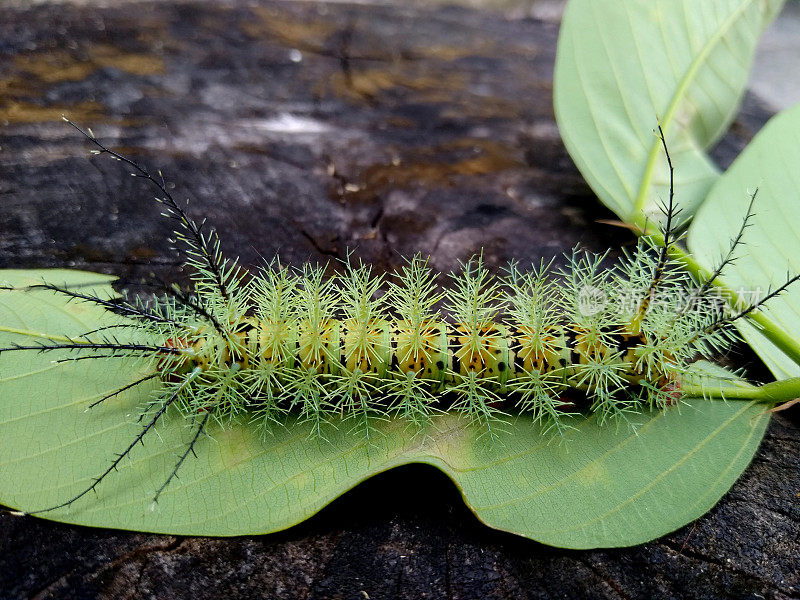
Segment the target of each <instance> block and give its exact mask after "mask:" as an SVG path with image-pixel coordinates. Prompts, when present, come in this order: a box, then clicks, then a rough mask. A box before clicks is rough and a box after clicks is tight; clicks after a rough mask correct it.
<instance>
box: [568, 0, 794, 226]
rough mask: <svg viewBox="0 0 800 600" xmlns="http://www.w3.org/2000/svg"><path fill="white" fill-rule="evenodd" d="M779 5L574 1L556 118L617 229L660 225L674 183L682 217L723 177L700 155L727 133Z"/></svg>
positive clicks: (765, 0)
mask: <svg viewBox="0 0 800 600" xmlns="http://www.w3.org/2000/svg"><path fill="white" fill-rule="evenodd" d="M782 6H783V1H782V0H717V1H714V2H697V1H695V0H629V1H621V0H570V2H569V3H568V5H567V9H566V11H565V13H564V19H563V21H562V24H561V32H560V34H559V39H558V51H557V55H556V69H555V82H554V85H555V110H556V118H557V121H558V126H559V129H560V131H561V136H562V138H563V139H564V143H565V144H566V146H567V150H568V151H569V153H570V155H571V156H572V158H573V160H574V161H575V163H576V165H577V166H578V168H579V169H580V171H581V173H582V174H583V176H584V178H585V179H586V181H587V182H588V183H589V185H591V186H592V189H593V190H594V192H595V193H596V194H597V195H598V197H599V198H600V199H601V200H602V201H603V203H604V204H605V205H606V206H608V207H609V208H610V209H611V210H613V211H614V212H615V213H616V214H617V215H619V216H620V218H622V219H623V220H625V221H626V222H629V223H638V224H640V225H641V224H643V222H644V217H647V218H649V219H650V220H651V221H652V220H660V219H661V214H660V212H659V211H658V209H657V206H656V204H655V203H656V201H657V200H658V199H659V198H663V199H666V198H667V196H668V184H669V171H668V169H667V164H666V160H665V157H664V153H663V150H662V148H661V144H660V141H659V139H658V138H657V137H656V136H655V135H653V129H654V128H655V126H656V120H657V119H659V118H660V120H661V124H662V127H663V129H664V132H665V135H666V140H667V144H668V147H669V150H670V154H671V156H672V159H673V162H674V164H675V177H676V190H677V201H678V202H679V203H680V205H681V206H682V207H683V208H684V210H685V213H684V216H688V215H689V214H691V213H692V212H693V211H694V210H695V209H696V208H697V206H698V205H699V203H700V202H702V200H703V199H704V198H705V196H706V194H707V192H708V190H709V188H710V187H711V186H712V185H713V183H714V181H715V180H716V179H717V177H718V176H719V172H718V170H717V168H716V167H715V166H714V165H713V163H712V162H711V160H710V159H709V158H708V156H707V155H706V153H705V151H706V149H708V148H709V147H710V146H711V145H713V144H714V142H716V141H717V140H718V139H719V137H720V136H721V135H722V134H723V133H724V132H725V131H726V130H727V128H728V126H729V125H730V123H731V120H732V119H733V117H734V116H735V114H736V110H737V107H738V106H739V101H740V98H741V96H742V94H743V92H744V90H745V86H746V84H747V77H748V72H749V70H750V65H751V63H752V60H753V53H754V51H755V48H756V43H757V41H758V37H759V34H760V33H761V31H762V30H763V29H764V28H765V27H766V26H767V25H768V24H769V23H770V21H771V20H772V19H773V18H774V16H775V15H776V14H777V12H778V11H779V10H780V8H781V7H782Z"/></svg>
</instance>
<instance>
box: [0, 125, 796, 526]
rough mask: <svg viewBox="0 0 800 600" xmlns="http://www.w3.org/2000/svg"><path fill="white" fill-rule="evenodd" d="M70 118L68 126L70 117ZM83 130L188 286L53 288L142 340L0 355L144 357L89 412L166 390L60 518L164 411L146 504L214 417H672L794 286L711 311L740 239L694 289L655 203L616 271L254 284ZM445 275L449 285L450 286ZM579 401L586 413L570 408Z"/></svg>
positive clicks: (346, 267)
mask: <svg viewBox="0 0 800 600" xmlns="http://www.w3.org/2000/svg"><path fill="white" fill-rule="evenodd" d="M68 122H69V121H68ZM69 123H70V124H71V125H72V126H73V127H75V128H76V129H78V131H80V132H81V133H83V134H84V135H85V136H86V137H87V138H88V139H89V140H90V141H91V142H92V143H93V144H95V146H96V148H97V150H95V152H96V153H98V154H108V155H110V156H112V157H114V158H116V159H118V160H120V161H122V162H123V163H125V164H126V165H128V166H129V167H131V168H132V169H133V171H134V173H133V174H134V175H135V176H137V177H141V178H144V179H146V180H147V181H149V182H150V183H151V184H152V185H154V186H156V188H157V189H158V191H159V194H160V196H159V198H158V201H159V202H160V203H161V205H162V206H163V209H164V213H165V215H166V216H167V217H168V218H170V219H172V220H173V221H174V222H175V225H176V241H177V243H178V245H179V246H180V247H181V248H182V251H183V256H184V259H185V263H186V266H187V268H188V270H189V272H190V274H191V279H192V287H191V289H190V290H182V289H179V288H176V287H173V286H166V287H165V290H164V293H163V295H160V296H159V297H158V302H156V303H155V304H142V303H139V302H136V301H135V300H128V299H126V298H118V299H113V300H109V299H104V298H98V297H95V296H92V295H91V294H87V293H82V292H80V291H75V290H71V289H66V288H60V287H58V286H55V285H52V284H49V283H43V284H41V285H40V286H38V287H43V288H46V289H49V290H52V291H55V292H57V293H60V294H63V295H65V296H67V297H69V298H72V299H75V300H80V301H84V302H90V303H95V304H98V305H100V306H101V307H103V308H105V309H107V310H109V311H113V312H115V313H117V314H120V315H123V316H125V317H127V318H128V319H129V323H130V325H129V327H131V328H133V329H136V330H137V332H138V333H139V334H140V335H139V336H138V337H141V338H142V339H144V340H147V341H146V342H141V343H123V342H120V341H118V339H117V338H116V337H114V336H113V335H111V334H110V333H109V332H107V331H103V330H98V331H94V332H86V333H85V334H84V336H83V337H82V338H81V339H79V340H73V341H67V342H63V341H53V342H52V343H45V344H42V345H34V346H12V347H9V348H0V352H8V351H25V350H35V351H49V350H57V349H58V350H71V351H75V352H76V356H75V357H74V360H83V359H92V358H97V357H107V356H117V357H142V358H145V359H149V360H150V361H151V364H152V371H151V372H150V373H149V374H147V375H146V376H144V377H142V378H141V379H139V380H138V381H135V382H133V383H131V384H129V385H126V386H125V387H123V388H121V389H119V390H116V391H115V392H113V393H111V394H109V395H107V396H105V397H104V398H101V399H99V400H97V401H96V402H95V403H94V404H93V405H97V404H100V403H102V402H104V401H105V400H108V399H109V398H111V397H114V396H116V395H118V394H120V393H122V392H123V391H126V390H128V389H131V388H134V387H135V386H137V385H140V384H142V383H144V382H145V381H150V380H152V379H156V378H158V379H160V381H161V383H162V385H161V389H160V391H159V395H158V396H157V397H155V398H153V399H152V400H151V402H150V403H149V405H148V408H147V409H146V410H145V411H143V412H142V415H141V421H142V424H143V425H142V429H141V431H140V433H139V434H138V435H137V436H136V437H135V438H134V439H133V440H132V441H131V443H130V445H129V446H128V447H127V448H124V449H121V452H120V453H119V454H117V456H116V458H115V459H114V460H113V461H112V462H111V464H110V465H109V467H108V469H107V470H106V471H104V472H103V473H101V474H99V476H98V477H97V478H96V479H95V480H94V482H93V483H92V485H91V486H89V487H88V488H86V489H84V490H83V491H81V492H80V493H79V494H77V495H75V496H73V497H71V498H69V499H67V500H66V501H64V502H63V503H60V504H58V505H56V506H52V507H49V508H45V509H43V510H41V511H34V512H44V511H50V510H54V509H57V508H61V507H65V506H69V505H72V504H73V503H74V502H76V501H77V500H79V499H80V498H82V497H83V496H85V495H86V494H88V493H89V492H90V491H92V490H94V489H96V487H97V486H98V485H100V484H101V483H102V481H103V480H104V479H105V478H106V477H107V476H108V475H110V473H111V472H112V471H113V470H114V469H116V467H117V466H118V465H119V463H120V462H121V461H122V460H123V459H124V458H125V457H126V456H128V455H129V454H130V452H131V450H132V449H133V448H134V447H135V446H136V444H138V443H139V442H141V441H142V440H143V439H144V437H145V436H146V435H147V434H148V433H149V432H151V431H152V430H153V429H154V428H155V427H156V425H157V424H158V422H159V421H160V419H162V418H163V417H164V415H165V414H166V413H167V412H168V411H169V410H170V409H178V410H179V411H180V412H182V413H183V414H185V415H187V416H190V417H191V418H192V419H193V421H192V422H193V423H194V430H193V435H192V437H191V441H190V442H189V444H187V446H186V448H185V451H184V452H183V453H182V454H181V456H180V457H179V459H178V461H177V462H176V464H175V466H174V468H173V470H172V471H171V473H170V474H169V476H168V477H167V478H166V480H165V481H164V482H163V484H162V485H161V486H160V487H159V489H158V490H157V491H156V494H155V498H154V500H157V499H158V496H159V495H160V494H161V493H162V492H163V490H164V489H166V488H167V486H168V485H169V484H170V482H171V481H172V480H173V479H174V478H175V476H176V475H177V473H178V470H179V469H180V467H181V465H182V464H183V462H184V461H185V460H186V458H187V457H188V456H189V454H191V453H193V452H194V448H195V445H196V443H197V441H198V439H199V438H200V436H201V435H202V433H203V431H204V429H205V428H206V426H207V424H208V423H209V420H211V419H215V420H218V421H220V422H224V421H225V420H226V419H227V417H228V416H230V415H233V414H240V413H246V414H248V415H249V416H250V418H251V419H252V420H253V421H255V422H257V423H259V424H261V425H262V426H263V427H267V428H269V427H273V426H277V424H279V423H280V421H281V417H282V416H283V415H284V414H286V413H287V412H295V413H299V415H301V417H302V418H303V419H305V420H307V421H310V422H312V423H313V424H314V425H315V427H314V429H315V430H316V431H318V432H319V430H320V427H321V425H322V424H323V423H324V422H325V421H326V420H327V419H329V418H331V417H332V416H333V415H337V414H343V415H345V416H346V417H347V418H348V419H352V421H353V423H354V425H355V427H357V428H358V429H360V430H361V431H362V432H363V434H364V435H365V436H366V438H367V440H369V439H370V436H372V435H373V433H374V425H373V423H374V422H375V420H376V419H381V418H385V417H386V416H387V415H393V416H397V417H398V418H403V419H406V420H407V421H408V422H409V423H410V424H412V425H415V426H418V427H419V428H420V429H421V430H422V429H424V427H425V425H426V424H427V423H428V422H429V420H430V418H431V416H432V415H433V414H434V413H435V412H436V411H439V410H448V411H452V412H454V413H460V414H463V415H465V416H466V417H468V418H470V419H472V420H474V421H477V422H479V423H480V424H481V425H482V426H484V427H485V428H486V431H487V432H488V433H489V434H491V435H494V432H495V428H496V426H497V424H498V423H500V422H502V419H503V418H504V416H505V415H506V414H507V413H509V412H511V411H515V412H519V413H523V414H529V415H531V417H532V418H533V419H534V420H536V421H540V422H543V423H546V424H547V425H548V426H549V427H551V428H553V429H555V430H561V429H562V428H563V427H564V425H563V415H564V414H566V413H567V412H568V411H572V410H577V409H579V408H583V409H585V410H586V411H588V412H592V413H595V414H596V415H597V416H598V420H599V421H600V423H604V422H606V421H609V420H614V419H624V418H625V416H626V415H627V414H629V413H630V412H632V411H637V410H642V409H645V408H659V409H666V407H668V406H669V405H671V404H674V403H675V402H677V401H679V400H680V393H681V392H680V374H681V373H682V372H683V370H685V368H686V367H687V365H688V364H689V363H690V362H692V361H694V360H696V359H697V358H698V357H712V356H713V355H715V354H716V353H718V351H719V350H720V349H722V348H724V347H725V346H727V345H728V344H729V343H730V341H731V340H732V339H733V338H734V337H735V335H736V334H735V330H734V329H733V327H732V324H733V323H734V322H736V321H737V320H738V319H741V318H743V317H746V316H747V315H748V314H749V313H750V312H752V311H753V310H756V309H758V307H760V306H762V305H763V304H764V303H765V302H767V301H769V299H770V298H773V297H775V296H776V295H777V294H779V293H780V292H781V291H783V290H784V289H785V288H786V287H787V286H788V285H790V284H791V283H792V282H794V281H795V280H796V279H797V278H798V277H797V276H796V277H792V278H788V279H787V281H786V283H784V284H783V285H782V286H780V287H779V288H777V289H775V290H773V291H772V292H770V293H769V294H767V295H766V296H764V297H763V298H761V299H759V300H757V301H756V302H754V303H752V304H751V305H749V306H746V307H740V308H739V309H738V310H735V309H733V308H729V307H727V306H725V305H723V304H720V303H719V302H717V298H716V296H715V295H713V294H712V293H711V292H712V282H713V280H714V279H715V278H716V277H717V276H718V275H719V274H720V273H721V272H722V269H723V268H724V266H725V265H726V264H729V263H730V261H731V260H733V257H734V252H735V250H736V247H737V246H738V244H739V243H740V242H741V233H742V232H743V231H744V229H745V227H746V226H747V223H748V220H749V219H750V217H751V216H752V210H751V209H752V205H753V201H754V200H755V194H754V195H753V196H752V198H751V202H750V207H749V208H748V211H747V213H746V215H744V218H743V222H742V228H741V230H740V233H739V235H738V236H736V238H735V239H734V240H733V242H732V244H731V248H730V251H729V253H728V255H727V256H726V257H724V260H723V261H722V262H721V264H720V266H719V267H718V268H717V269H716V270H715V272H714V273H713V274H712V276H711V277H710V278H709V279H708V280H705V281H694V280H693V279H692V278H691V277H690V276H689V275H688V274H687V273H686V272H685V271H684V270H683V269H682V268H681V266H680V265H679V264H677V263H676V262H675V261H673V260H672V259H671V258H670V248H671V247H672V246H673V244H674V243H675V241H676V237H677V233H676V232H677V231H679V230H680V228H681V222H680V211H679V210H678V209H676V207H675V203H674V189H673V186H672V172H673V170H672V163H671V160H670V158H669V152H668V150H667V147H666V143H665V142H664V137H663V133H662V132H661V130H660V128H659V130H658V131H659V134H660V136H661V141H662V144H663V146H664V150H665V152H666V155H667V160H668V161H669V167H670V175H671V177H670V183H671V185H670V196H669V199H668V201H666V202H665V203H664V205H663V212H664V217H665V218H664V226H663V229H662V240H663V243H661V244H657V243H656V242H655V240H654V238H652V237H649V236H642V237H640V238H639V242H638V245H637V246H636V248H635V249H634V250H633V251H632V252H630V253H628V254H627V255H625V256H623V258H622V259H621V260H620V261H619V263H618V264H616V265H615V266H614V267H613V268H605V267H604V265H603V258H604V257H603V256H598V255H593V254H589V253H583V252H580V251H578V250H575V251H574V252H573V253H572V254H571V255H569V256H568V257H567V264H566V266H565V267H563V268H561V269H559V270H556V271H554V272H551V271H552V269H550V266H549V265H548V264H545V263H541V264H539V265H538V266H533V267H532V268H531V269H530V270H523V269H521V268H520V266H519V265H518V264H516V263H512V264H510V265H509V266H508V267H507V268H506V269H505V270H504V272H502V273H500V274H497V275H495V274H492V273H490V271H489V269H488V268H487V267H486V266H485V265H484V263H483V260H482V257H481V256H480V255H478V256H476V257H473V258H471V259H469V260H467V261H466V262H465V263H464V264H463V265H462V268H461V269H460V270H458V271H456V272H454V273H451V274H449V275H448V276H447V277H446V280H445V281H444V285H440V281H439V279H440V278H439V276H438V275H437V274H436V273H434V272H433V270H432V269H431V268H430V267H429V265H428V260H427V259H425V258H424V257H422V256H419V255H418V256H415V257H412V258H410V259H409V260H408V261H407V262H406V264H405V266H404V267H403V268H401V269H399V270H398V271H397V272H395V273H393V274H390V275H388V276H387V275H381V274H376V273H374V272H373V269H372V268H371V267H370V266H369V265H364V264H361V263H359V262H357V261H356V260H354V259H352V258H351V257H349V258H348V259H347V260H346V261H345V262H344V264H343V265H342V266H341V267H342V268H341V269H340V273H339V274H337V275H336V276H334V277H326V276H325V272H326V267H325V265H311V264H306V265H304V266H302V267H301V268H289V267H286V266H284V265H282V264H281V263H280V261H279V260H278V259H277V258H276V259H274V260H273V261H272V262H269V263H267V264H265V265H263V266H262V267H261V268H260V270H258V271H257V272H254V273H249V272H247V271H245V270H243V269H242V268H240V267H239V265H238V264H237V263H236V262H235V261H231V260H230V259H228V258H226V257H224V255H223V254H222V251H221V249H220V241H219V239H218V237H217V236H216V234H215V233H214V231H213V230H211V229H207V228H205V227H204V223H203V222H201V223H199V224H198V223H197V222H195V221H194V220H193V219H192V218H190V217H189V216H188V214H187V213H186V211H185V210H184V208H183V207H182V206H181V205H179V204H178V203H177V202H176V201H175V200H174V199H173V197H172V196H171V194H170V193H169V191H168V188H167V185H166V183H165V182H164V180H163V178H161V176H160V173H159V176H158V177H154V176H152V175H150V173H149V172H148V171H147V170H146V169H145V168H144V167H141V166H140V165H138V164H136V163H135V162H133V161H131V160H130V159H128V158H126V157H124V156H122V155H120V154H118V153H117V152H115V151H113V150H111V149H109V148H107V147H106V146H104V145H103V144H102V143H100V142H99V141H98V140H96V139H95V138H94V137H93V136H92V135H90V134H87V133H85V132H83V131H82V130H81V129H79V128H78V127H77V126H75V125H74V124H72V123H71V122H69ZM442 279H445V278H442ZM581 400H583V401H584V402H585V406H582V407H581V406H578V404H580V403H581Z"/></svg>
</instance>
